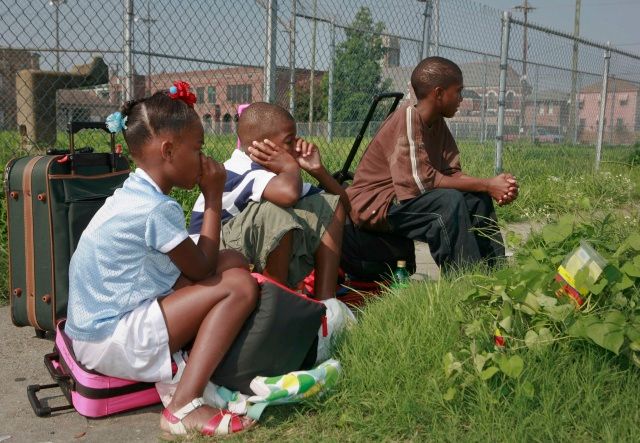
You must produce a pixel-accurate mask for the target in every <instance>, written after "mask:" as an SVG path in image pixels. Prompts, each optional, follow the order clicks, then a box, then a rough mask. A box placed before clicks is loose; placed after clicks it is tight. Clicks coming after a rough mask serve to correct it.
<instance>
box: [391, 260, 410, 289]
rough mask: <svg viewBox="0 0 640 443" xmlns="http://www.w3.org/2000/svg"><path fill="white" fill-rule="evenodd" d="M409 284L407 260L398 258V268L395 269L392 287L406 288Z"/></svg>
mask: <svg viewBox="0 0 640 443" xmlns="http://www.w3.org/2000/svg"><path fill="white" fill-rule="evenodd" d="M408 285H409V272H408V271H407V262H406V261H405V260H398V263H397V264H396V270H395V271H393V284H392V285H391V287H392V288H396V289H397V288H406V287H407V286H408Z"/></svg>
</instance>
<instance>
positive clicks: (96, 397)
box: [27, 320, 175, 418]
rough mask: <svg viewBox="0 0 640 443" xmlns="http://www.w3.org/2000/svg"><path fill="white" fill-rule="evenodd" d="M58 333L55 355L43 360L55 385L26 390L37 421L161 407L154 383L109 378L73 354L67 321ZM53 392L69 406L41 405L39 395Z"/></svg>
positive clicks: (57, 329) (45, 357)
mask: <svg viewBox="0 0 640 443" xmlns="http://www.w3.org/2000/svg"><path fill="white" fill-rule="evenodd" d="M56 332H57V333H56V340H55V345H54V347H53V352H51V353H49V354H47V355H45V356H44V364H45V366H46V368H47V369H48V370H49V373H50V374H51V377H52V378H53V379H54V381H55V382H56V383H52V384H48V385H29V386H28V387H27V396H28V397H29V402H30V403H31V407H32V408H33V412H35V413H36V415H37V416H38V417H46V416H48V415H51V413H52V412H56V411H61V410H65V409H72V408H74V409H75V410H76V411H78V413H79V414H81V415H84V416H85V417H93V418H95V417H104V416H106V415H111V414H116V413H118V412H124V411H129V410H131V409H137V408H142V407H145V406H149V405H154V404H157V403H160V396H159V395H158V391H157V390H156V387H155V384H154V383H145V382H138V381H132V380H124V379H121V378H116V377H108V376H106V375H102V374H100V373H98V372H95V371H92V370H89V369H87V368H85V367H84V366H83V365H82V364H80V363H79V362H78V361H77V360H76V358H75V355H74V353H73V347H72V346H71V339H70V338H69V337H67V335H66V334H65V332H64V320H63V321H60V322H59V323H58V326H57V328H56ZM174 370H175V367H174ZM53 388H60V389H61V390H62V392H63V393H64V395H65V397H66V398H67V401H68V402H69V404H68V405H65V406H56V407H49V406H44V405H43V404H42V402H41V401H40V399H39V398H38V397H37V395H36V393H37V392H38V391H40V390H42V389H53Z"/></svg>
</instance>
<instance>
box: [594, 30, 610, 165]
mask: <svg viewBox="0 0 640 443" xmlns="http://www.w3.org/2000/svg"><path fill="white" fill-rule="evenodd" d="M609 44H610V43H609V42H607V49H605V51H604V72H603V73H602V91H601V92H600V117H599V119H598V142H597V143H596V171H597V170H599V169H600V157H601V154H602V136H603V135H604V134H603V133H604V111H605V108H606V106H607V84H608V82H609V61H610V60H611V51H610V50H609Z"/></svg>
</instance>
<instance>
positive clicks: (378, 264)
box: [333, 92, 416, 283]
mask: <svg viewBox="0 0 640 443" xmlns="http://www.w3.org/2000/svg"><path fill="white" fill-rule="evenodd" d="M403 96H404V94H402V93H401V92H388V93H383V94H379V95H376V96H375V97H374V99H373V102H372V103H371V106H370V107H369V111H368V112H367V115H366V117H365V119H364V122H363V123H362V127H361V128H360V132H358V135H357V136H356V138H355V140H354V142H353V146H352V147H351V150H350V151H349V154H348V155H347V158H346V160H345V162H344V164H343V166H342V169H340V170H339V171H336V172H335V173H334V174H333V177H334V178H335V179H336V180H337V181H338V183H340V184H341V185H344V184H345V183H346V182H347V181H351V180H353V172H351V171H350V168H351V163H353V160H354V158H355V156H356V154H357V153H358V148H359V147H360V144H361V143H362V138H363V137H364V134H365V132H366V130H367V127H368V126H369V123H370V122H371V118H372V117H373V115H374V113H375V111H376V108H377V107H378V104H379V103H380V102H381V101H383V100H386V99H393V102H392V103H391V106H390V107H389V111H388V112H387V115H386V116H387V117H388V116H389V115H390V114H391V113H392V112H393V111H395V109H396V108H397V107H398V103H400V100H402V97H403ZM398 260H404V261H406V262H407V270H408V271H409V273H410V274H413V273H414V272H415V270H416V253H415V246H414V243H413V240H411V239H408V238H406V237H400V236H397V235H393V234H388V233H379V232H376V233H372V232H367V231H364V230H362V229H359V228H358V227H356V226H355V225H353V224H352V223H351V222H350V220H347V223H346V225H345V227H344V235H343V240H342V255H341V258H340V267H341V268H342V269H343V270H344V271H345V272H346V273H347V274H349V277H350V278H351V280H356V281H358V280H360V281H388V280H389V279H390V277H391V275H392V273H393V270H394V269H395V268H396V264H397V262H398ZM352 283H353V282H352Z"/></svg>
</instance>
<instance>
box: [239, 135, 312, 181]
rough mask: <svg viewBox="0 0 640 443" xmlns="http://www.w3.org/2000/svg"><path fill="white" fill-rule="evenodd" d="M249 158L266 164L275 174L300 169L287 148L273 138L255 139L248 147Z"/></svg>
mask: <svg viewBox="0 0 640 443" xmlns="http://www.w3.org/2000/svg"><path fill="white" fill-rule="evenodd" d="M248 151H249V158H251V160H253V161H254V162H256V163H258V164H259V165H261V166H264V167H265V168H267V169H268V170H270V171H271V172H274V173H275V174H280V173H281V172H284V171H291V170H298V169H299V166H298V162H296V159H294V158H293V156H292V155H291V154H289V152H287V150H286V149H284V148H282V147H280V146H278V145H276V144H275V143H273V142H272V141H271V140H268V139H265V140H264V142H259V141H254V142H253V143H252V145H251V146H249V148H248Z"/></svg>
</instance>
